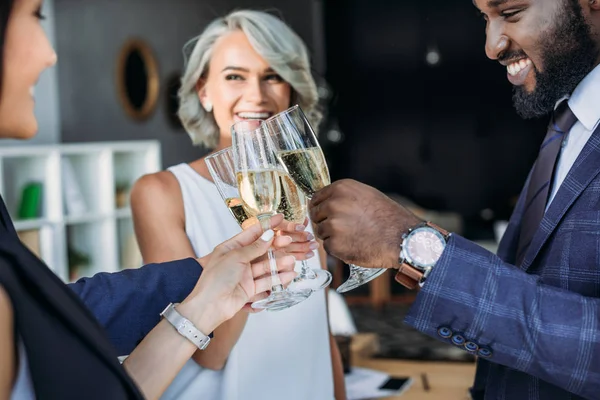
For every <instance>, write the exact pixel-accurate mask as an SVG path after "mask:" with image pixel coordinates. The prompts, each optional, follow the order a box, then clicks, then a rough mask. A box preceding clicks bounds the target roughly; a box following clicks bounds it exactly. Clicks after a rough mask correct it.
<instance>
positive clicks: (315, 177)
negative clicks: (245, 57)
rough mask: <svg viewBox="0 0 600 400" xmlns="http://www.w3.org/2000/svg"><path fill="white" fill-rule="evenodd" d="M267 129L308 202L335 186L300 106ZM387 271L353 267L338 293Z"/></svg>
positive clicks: (273, 120)
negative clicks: (330, 186) (319, 193)
mask: <svg viewBox="0 0 600 400" xmlns="http://www.w3.org/2000/svg"><path fill="white" fill-rule="evenodd" d="M264 125H265V128H266V129H267V130H268V131H269V133H270V135H269V138H270V139H271V140H272V142H273V146H274V148H276V149H277V150H276V151H277V157H278V158H279V161H280V162H281V163H282V164H283V166H284V167H285V169H286V170H287V172H288V174H289V175H290V176H291V177H292V179H293V180H294V182H296V185H298V187H299V188H300V189H301V190H302V191H303V192H304V194H305V195H306V196H307V197H308V198H311V197H312V196H313V195H314V194H315V193H316V192H317V191H319V190H321V189H323V188H324V187H325V186H327V185H329V184H330V183H331V180H330V177H329V169H328V168H327V163H326V162H325V156H324V155H323V151H322V150H321V147H320V145H319V141H318V140H317V136H316V135H315V132H314V130H313V129H312V127H311V126H310V123H309V122H308V119H307V118H306V116H305V115H304V113H303V112H302V109H301V108H300V107H299V106H298V105H295V106H293V107H291V108H289V109H287V110H286V111H283V112H281V113H279V114H276V115H274V116H272V117H271V118H269V119H267V120H265V121H264ZM385 271H386V268H363V267H359V266H357V265H354V264H350V276H349V277H348V280H347V281H346V282H344V283H343V284H342V285H340V286H339V287H338V288H337V292H338V293H344V292H347V291H349V290H352V289H355V288H357V287H359V286H361V285H363V284H365V283H367V282H369V281H371V280H373V279H375V278H377V277H378V276H379V275H381V274H383V273H384V272H385Z"/></svg>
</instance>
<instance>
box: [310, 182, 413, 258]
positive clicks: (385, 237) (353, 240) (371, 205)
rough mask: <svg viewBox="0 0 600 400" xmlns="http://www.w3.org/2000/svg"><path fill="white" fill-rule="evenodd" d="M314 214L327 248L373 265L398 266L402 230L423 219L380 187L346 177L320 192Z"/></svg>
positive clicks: (312, 207)
mask: <svg viewBox="0 0 600 400" xmlns="http://www.w3.org/2000/svg"><path fill="white" fill-rule="evenodd" d="M309 207H310V217H311V219H312V221H313V222H314V223H315V224H316V225H317V230H316V234H317V237H319V238H320V239H322V240H323V244H324V246H325V250H327V252H328V253H329V254H331V255H332V256H334V257H337V258H339V259H340V260H342V261H344V262H346V263H350V264H356V265H359V266H361V267H370V268H397V267H398V255H399V254H400V243H401V242H402V234H403V233H405V232H407V231H408V229H409V228H412V227H413V226H415V225H417V224H418V223H419V222H421V220H419V219H418V218H417V217H415V216H414V215H413V214H412V213H411V212H410V211H408V210H407V209H406V208H404V207H402V206H401V205H400V204H398V203H396V202H395V201H393V200H392V199H390V198H389V197H387V196H386V195H384V194H383V193H381V192H379V191H378V190H376V189H374V188H372V187H370V186H367V185H365V184H362V183H360V182H357V181H353V180H349V179H344V180H340V181H337V182H334V183H332V184H331V185H329V186H327V187H325V188H324V189H322V190H320V191H319V192H317V193H316V194H315V195H314V196H313V198H312V200H311V202H310V204H309Z"/></svg>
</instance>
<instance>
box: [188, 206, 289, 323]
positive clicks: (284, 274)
mask: <svg viewBox="0 0 600 400" xmlns="http://www.w3.org/2000/svg"><path fill="white" fill-rule="evenodd" d="M282 220H283V217H282V216H279V215H277V216H274V217H273V218H272V224H271V226H278V225H279V224H281V222H282ZM261 235H262V236H261ZM275 238H276V237H275V234H274V232H273V231H272V230H269V231H266V232H264V234H263V233H262V230H261V227H260V225H258V224H256V225H253V226H251V227H249V228H248V229H246V230H244V231H242V232H241V233H239V234H238V235H236V236H234V237H233V238H231V239H230V240H228V241H226V242H224V243H222V244H220V245H219V246H217V247H216V248H215V250H214V251H213V252H212V253H211V254H210V255H209V256H208V257H203V258H201V259H199V260H198V261H199V262H200V263H201V265H202V266H203V273H202V275H201V276H200V279H199V280H198V283H197V284H196V287H195V288H194V290H193V291H192V293H191V294H190V295H189V296H188V298H187V299H186V300H185V301H184V302H183V303H182V304H181V305H180V306H179V307H178V308H179V309H180V310H181V311H182V314H183V315H184V316H185V315H190V316H192V315H197V316H198V317H199V318H200V319H201V320H202V323H200V326H202V328H203V329H205V330H207V331H208V332H210V331H212V330H214V328H216V327H217V326H218V325H220V324H221V323H223V322H225V321H226V320H228V319H230V318H231V317H233V316H234V315H235V314H236V313H237V312H238V311H240V310H241V309H242V308H243V307H244V305H246V303H248V302H249V301H251V300H252V301H253V300H257V299H259V298H261V295H262V297H264V296H266V293H265V292H266V291H268V290H270V289H271V274H270V266H269V261H268V259H267V258H266V257H263V256H264V255H265V253H266V252H267V250H268V249H269V247H270V246H271V244H273V242H274V240H275ZM277 242H278V243H279V245H280V246H284V247H285V246H286V245H289V244H290V243H291V238H289V237H285V236H277ZM295 262H296V260H295V258H294V257H293V256H290V255H283V256H282V257H279V258H278V259H277V269H278V271H279V278H280V279H281V282H282V283H283V284H284V285H287V284H288V283H289V282H291V281H292V279H294V277H295V276H296V273H295V272H294V271H293V270H294V265H295ZM184 310H185V311H184ZM188 310H189V311H188ZM188 318H189V317H188ZM190 319H191V320H192V321H193V322H196V320H195V319H194V318H193V317H192V318H190ZM200 326H198V328H200ZM209 329H210V330H209ZM201 330H202V329H201Z"/></svg>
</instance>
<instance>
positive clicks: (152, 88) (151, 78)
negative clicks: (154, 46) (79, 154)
mask: <svg viewBox="0 0 600 400" xmlns="http://www.w3.org/2000/svg"><path fill="white" fill-rule="evenodd" d="M117 90H118V93H119V100H120V101H121V104H122V105H123V108H124V109H125V112H126V113H127V115H129V116H130V117H131V118H133V119H136V120H144V119H147V118H148V117H149V116H150V115H151V114H152V112H153V111H154V109H155V108H156V103H157V100H158V91H159V78H158V66H157V63H156V59H155V58H154V54H152V50H151V49H150V46H149V45H148V44H147V43H146V42H143V41H141V40H139V39H131V40H129V41H127V43H125V45H124V46H123V48H122V49H121V52H120V54H119V60H118V65H117Z"/></svg>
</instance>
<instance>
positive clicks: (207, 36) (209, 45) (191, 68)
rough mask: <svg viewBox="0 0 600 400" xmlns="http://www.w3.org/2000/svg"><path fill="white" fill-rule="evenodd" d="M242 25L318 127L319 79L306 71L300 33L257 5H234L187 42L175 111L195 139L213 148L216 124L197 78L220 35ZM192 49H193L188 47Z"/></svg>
mask: <svg viewBox="0 0 600 400" xmlns="http://www.w3.org/2000/svg"><path fill="white" fill-rule="evenodd" d="M235 30H241V31H242V32H244V34H245V35H246V36H247V37H248V40H249V41H250V44H251V45H252V47H253V48H254V50H256V52H257V53H258V54H259V55H260V56H261V57H263V58H264V59H265V61H266V62H267V63H268V64H269V66H270V67H271V68H273V70H274V71H275V72H276V73H277V74H279V75H280V76H281V77H282V78H283V79H284V80H285V81H286V82H288V83H289V84H290V86H291V87H292V98H291V104H299V105H300V107H302V110H303V111H304V112H305V114H306V116H307V118H308V119H309V120H310V122H311V123H312V125H313V127H314V128H315V129H316V128H317V127H318V126H319V123H320V121H321V117H322V115H321V113H320V112H319V110H318V95H317V85H316V83H315V81H314V79H313V77H312V74H311V71H310V61H309V57H308V51H307V49H306V46H305V44H304V42H303V41H302V39H300V37H299V36H298V35H297V34H296V33H295V32H294V31H292V29H291V28H290V27H288V26H287V25H286V24H285V23H284V22H283V21H282V20H280V19H279V18H277V17H275V16H273V15H271V14H268V13H266V12H261V11H253V10H238V11H234V12H232V13H230V14H228V15H227V16H225V17H223V18H218V19H216V20H214V21H213V22H211V23H210V24H209V25H208V26H207V27H206V29H205V30H204V32H202V34H201V35H200V36H198V37H196V38H194V39H192V40H190V41H189V42H188V43H186V44H185V46H184V48H183V52H184V56H185V60H186V61H185V72H184V74H183V77H182V78H181V88H180V89H179V92H178V96H179V111H178V115H179V118H180V119H181V122H182V123H183V126H184V127H185V129H186V131H187V132H188V134H189V135H190V137H191V138H192V142H193V143H194V144H195V145H204V146H206V147H208V148H214V147H216V146H217V144H218V141H219V127H218V126H217V123H216V121H215V118H214V116H213V114H212V113H209V112H206V110H204V108H203V107H202V104H201V103H200V99H199V97H198V92H197V88H196V85H197V82H198V80H199V79H200V78H201V77H203V76H205V75H206V73H207V71H208V66H209V62H210V59H211V56H212V51H213V47H214V45H215V42H216V41H217V39H219V38H220V37H222V36H223V35H225V34H227V33H229V32H232V31H235ZM190 49H191V51H189V50H190Z"/></svg>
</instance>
